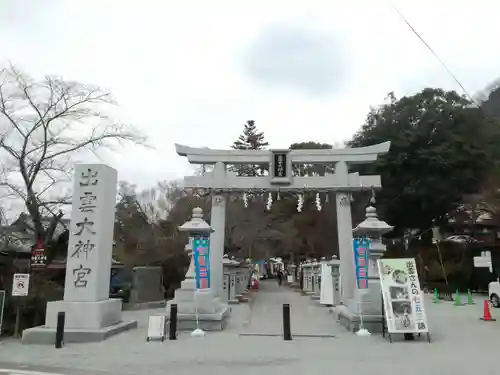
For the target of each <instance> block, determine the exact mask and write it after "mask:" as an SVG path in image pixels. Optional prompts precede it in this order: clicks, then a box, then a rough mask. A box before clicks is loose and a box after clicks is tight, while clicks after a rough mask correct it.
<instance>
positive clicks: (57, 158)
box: [0, 65, 145, 244]
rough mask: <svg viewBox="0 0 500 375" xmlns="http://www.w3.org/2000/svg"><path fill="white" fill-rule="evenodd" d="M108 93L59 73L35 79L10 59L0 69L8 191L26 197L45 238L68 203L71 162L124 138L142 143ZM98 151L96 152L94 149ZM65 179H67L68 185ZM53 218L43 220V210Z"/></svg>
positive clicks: (0, 125) (0, 131) (0, 144)
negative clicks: (115, 112) (115, 111)
mask: <svg viewBox="0 0 500 375" xmlns="http://www.w3.org/2000/svg"><path fill="white" fill-rule="evenodd" d="M115 104H116V103H115V101H114V100H113V98H112V96H111V95H110V93H108V92H105V91H103V90H101V89H100V88H99V87H97V86H92V85H85V84H82V83H79V82H75V81H65V80H63V79H62V78H59V77H52V76H47V77H45V78H44V79H42V80H35V79H33V78H32V77H30V76H28V75H27V74H25V73H23V72H21V71H20V70H19V69H17V68H16V67H15V66H13V65H10V66H8V67H7V68H5V69H2V70H0V152H1V153H0V160H2V163H3V169H4V175H5V178H4V179H3V180H2V181H1V184H2V185H3V186H4V187H7V189H8V190H9V192H10V193H13V194H15V195H16V196H17V197H19V198H20V199H22V200H23V202H24V204H25V206H26V209H27V211H28V213H29V215H30V217H31V219H32V221H33V226H34V229H35V232H36V235H37V236H38V237H39V238H42V239H44V240H45V242H46V244H47V243H48V241H50V239H51V237H52V233H51V231H52V232H53V230H54V229H55V227H56V224H57V221H58V220H59V219H60V218H61V217H62V215H63V213H62V211H61V205H64V204H68V203H69V198H70V193H66V194H64V193H63V191H62V190H63V188H64V187H65V188H66V190H67V191H68V192H69V185H67V183H68V182H69V181H70V179H71V170H72V163H73V162H74V161H76V160H78V159H79V158H81V157H82V156H84V153H85V152H91V153H94V154H95V153H96V152H97V150H98V149H100V148H103V147H112V145H113V144H116V143H117V142H121V141H130V142H134V143H140V144H143V143H144V142H145V139H144V138H143V137H141V136H140V135H138V133H137V132H136V131H134V129H132V128H129V127H127V126H125V125H123V124H122V123H120V122H118V121H115V120H114V119H113V117H112V116H110V114H109V111H108V110H109V109H110V106H112V105H115ZM96 155H97V154H96ZM65 184H66V185H65ZM46 214H48V215H51V217H52V218H53V219H52V222H51V223H50V224H49V225H48V226H44V225H43V220H42V219H43V215H46Z"/></svg>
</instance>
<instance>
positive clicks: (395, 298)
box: [378, 258, 429, 333]
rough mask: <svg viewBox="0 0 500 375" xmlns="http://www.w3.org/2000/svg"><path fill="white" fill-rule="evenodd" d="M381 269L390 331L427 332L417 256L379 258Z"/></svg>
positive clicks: (386, 315)
mask: <svg viewBox="0 0 500 375" xmlns="http://www.w3.org/2000/svg"><path fill="white" fill-rule="evenodd" d="M378 269H379V276H380V285H381V289H382V296H383V299H384V311H385V319H386V322H387V330H388V332H389V333H421V332H428V331H429V328H428V325H427V317H426V315H425V308H424V295H423V293H422V290H421V289H420V281H419V280H418V274H417V267H416V263H415V259H414V258H404V259H379V260H378Z"/></svg>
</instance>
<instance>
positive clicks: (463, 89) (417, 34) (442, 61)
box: [389, 0, 479, 107]
mask: <svg viewBox="0 0 500 375" xmlns="http://www.w3.org/2000/svg"><path fill="white" fill-rule="evenodd" d="M389 3H390V5H391V6H392V8H393V9H394V10H395V11H396V12H397V13H398V15H399V17H400V18H401V19H402V20H403V22H404V23H405V24H406V25H407V26H408V27H409V28H410V30H411V31H412V32H413V34H415V36H416V37H417V38H418V39H419V40H420V41H421V42H422V43H423V44H424V46H425V47H426V48H427V49H428V50H429V51H430V53H432V54H433V55H434V57H435V58H436V59H437V60H438V61H439V63H440V64H441V66H442V67H443V68H444V69H445V70H446V72H447V73H448V74H449V75H450V76H451V78H453V80H454V81H455V82H456V83H457V85H458V86H460V88H461V89H462V91H463V92H464V93H465V95H466V96H467V98H469V100H470V101H471V102H472V103H474V104H476V105H477V103H476V101H475V100H474V99H473V98H472V95H470V94H469V92H468V91H467V90H466V89H465V87H464V85H463V84H462V83H461V82H460V80H459V79H458V78H457V76H456V75H455V74H454V73H453V72H452V70H451V69H450V68H449V67H448V65H447V64H446V63H445V62H444V60H443V59H442V58H441V57H439V55H438V54H437V53H436V51H434V49H433V48H432V47H431V46H430V45H429V43H427V42H426V41H425V39H424V38H423V37H422V35H420V33H419V32H418V31H417V30H416V29H415V28H414V27H413V26H412V25H411V23H410V21H408V19H407V18H406V17H405V16H404V14H403V13H402V12H401V11H400V10H399V8H398V7H397V6H396V4H394V2H392V1H390V0H389ZM478 107H479V106H478Z"/></svg>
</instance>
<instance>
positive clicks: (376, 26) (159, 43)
mask: <svg viewBox="0 0 500 375" xmlns="http://www.w3.org/2000/svg"><path fill="white" fill-rule="evenodd" d="M26 3H29V4H30V5H27V4H26ZM15 4H17V2H14V1H10V2H2V5H0V51H2V54H3V57H5V58H8V59H11V60H12V61H14V62H16V63H18V64H20V66H21V67H22V68H24V69H25V70H27V71H29V72H31V73H33V74H36V75H41V74H46V73H52V74H62V75H63V76H64V77H66V78H68V79H77V80H79V81H84V82H86V81H87V82H91V83H97V84H99V85H101V86H104V87H109V88H110V89H111V90H112V91H113V93H114V94H115V96H116V97H117V99H118V101H119V102H120V104H121V107H120V113H121V117H122V118H124V119H126V120H128V121H130V122H132V123H133V124H135V125H136V126H137V127H139V128H140V129H141V130H142V131H143V132H144V133H146V134H148V135H149V137H150V142H151V143H152V144H153V145H154V146H155V150H144V149H141V148H132V147H127V148H126V149H125V150H122V151H121V153H120V154H119V155H115V156H113V157H110V158H109V160H110V163H112V164H113V165H114V166H115V167H117V168H118V169H119V172H120V177H121V178H125V179H127V180H130V181H131V182H133V183H136V184H138V185H139V186H148V185H152V184H154V182H155V181H157V180H163V179H168V178H175V177H179V176H181V175H183V174H185V173H190V171H191V169H190V167H189V166H188V165H187V163H186V162H185V161H184V160H182V159H181V158H180V157H178V156H177V155H176V154H175V151H174V146H173V144H174V143H176V142H177V143H184V144H190V145H193V146H206V147H214V148H215V147H218V148H225V147H228V146H229V145H230V144H231V143H232V141H233V140H234V139H235V138H236V137H237V136H238V134H239V133H240V131H241V129H242V126H243V123H244V122H245V121H246V120H249V119H254V120H255V121H256V123H257V125H258V127H259V128H260V129H261V130H262V131H264V132H265V134H266V136H267V138H268V140H269V142H270V143H271V145H272V146H275V147H286V146H288V145H289V144H290V143H292V142H297V141H302V140H317V141H324V142H338V141H342V140H345V139H348V138H349V137H350V136H351V135H352V133H353V132H354V131H356V129H357V128H358V127H359V126H360V125H361V124H362V122H363V120H364V118H365V116H366V113H367V111H368V108H369V106H370V105H376V104H378V103H380V102H381V101H382V100H383V98H384V97H385V95H386V93H387V92H389V91H393V90H395V91H396V92H397V93H411V92H413V91H415V90H418V89H421V88H422V87H424V86H444V87H446V88H455V89H457V90H459V88H458V87H457V86H456V84H455V83H454V82H453V80H452V79H451V78H450V77H449V76H448V75H447V73H446V72H445V71H444V70H443V69H442V68H441V67H440V65H439V63H438V61H437V60H436V58H435V57H433V56H432V54H431V53H430V52H429V51H428V50H426V48H425V47H424V46H423V45H422V43H421V42H419V41H418V39H417V38H416V37H415V36H414V35H413V34H412V33H411V31H410V30H409V29H408V28H407V26H406V25H405V24H404V23H403V22H402V21H401V19H400V18H399V17H398V15H397V13H396V12H395V11H394V10H393V9H392V8H391V6H390V3H389V2H387V1H381V0H375V1H361V0H352V1H350V2H346V1H340V0H339V1H337V0H310V1H308V2H304V1H300V0H290V1H286V2H285V1H281V0H266V1H264V0H260V1H252V2H249V1H247V2H243V1H230V0H211V1H202V0H186V1H157V0H142V1H127V0H107V1H99V0H87V1H84V2H70V1H60V0H58V1H55V0H30V1H28V0H27V1H26V2H25V3H24V5H23V6H22V7H21V6H19V5H15ZM397 4H398V5H399V6H400V7H401V10H402V11H403V13H404V14H405V15H406V16H407V17H408V19H409V20H410V22H412V24H413V25H414V26H415V28H416V29H417V30H418V31H419V32H420V33H421V34H422V35H423V36H424V38H425V39H426V40H427V41H428V42H429V43H430V44H431V45H432V47H433V48H434V49H435V50H436V51H437V52H438V53H439V55H440V56H441V57H442V58H443V59H444V60H445V61H446V62H447V63H448V65H449V66H450V67H451V68H452V69H453V71H454V73H455V74H456V75H457V76H458V77H459V78H460V79H461V81H462V82H463V83H464V85H465V86H466V87H467V88H468V90H470V91H471V92H473V91H476V90H478V89H481V88H482V87H483V86H485V85H486V84H487V83H489V82H490V81H491V80H493V79H495V78H497V76H500V71H498V62H499V61H500V49H498V48H497V47H496V45H497V43H496V36H497V35H498V33H499V31H500V25H499V24H498V22H497V20H496V17H497V14H498V13H499V11H500V3H498V2H494V1H493V0H491V1H487V0H482V1H481V0H477V1H475V2H456V1H455V2H452V1H451V0H441V1H439V2H436V1H432V2H431V1H430V0H421V1H418V2H408V1H406V2H403V1H402V0H400V1H398V2H397ZM280 25H285V26H286V27H289V28H292V29H296V30H305V31H307V32H308V33H309V34H310V35H316V34H318V35H323V36H326V38H327V39H325V40H329V39H328V38H330V37H331V40H335V41H338V43H339V45H340V46H341V47H338V45H336V44H335V45H332V48H336V49H337V51H336V55H335V56H336V57H338V58H339V59H341V60H339V61H342V64H345V66H346V69H345V70H343V71H342V74H343V75H344V76H343V78H342V81H343V82H342V85H341V86H340V88H339V90H332V92H331V94H330V93H329V92H327V93H323V95H322V96H317V95H316V96H308V94H307V92H300V91H298V90H286V89H283V88H282V87H281V88H276V87H269V86H264V85H260V84H257V82H255V81H254V80H252V77H250V76H249V75H248V74H247V72H246V71H245V69H243V68H242V64H241V59H242V56H245V54H247V53H248V51H249V49H250V48H252V43H254V42H255V40H256V38H258V36H259V35H262V33H263V32H264V31H265V30H266V29H269V28H272V27H276V26H280ZM322 48H324V46H323V47H322ZM339 53H340V55H341V56H338V54H339ZM261 58H262V59H263V61H265V59H266V58H267V57H266V56H261ZM284 68H285V67H284ZM326 72H327V73H325V74H333V73H336V72H335V71H333V72H332V71H330V72H329V71H328V69H327V70H326ZM327 79H331V77H325V80H327Z"/></svg>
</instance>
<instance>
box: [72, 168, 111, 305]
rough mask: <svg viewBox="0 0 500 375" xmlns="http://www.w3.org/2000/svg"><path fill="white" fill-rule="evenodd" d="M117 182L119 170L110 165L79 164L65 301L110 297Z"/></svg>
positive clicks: (75, 183) (84, 300) (76, 169)
mask: <svg viewBox="0 0 500 375" xmlns="http://www.w3.org/2000/svg"><path fill="white" fill-rule="evenodd" d="M116 181H117V173H116V170H114V169H113V168H111V167H109V166H107V165H104V164H77V165H76V166H75V176H74V185H73V203H72V209H71V223H70V228H69V232H70V233H69V241H68V256H67V260H66V280H65V284H64V300H65V301H68V302H93V301H102V300H104V299H107V298H109V280H110V279H111V263H112V262H111V256H112V254H111V253H112V249H113V227H114V221H115V202H116V184H117V182H116Z"/></svg>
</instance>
